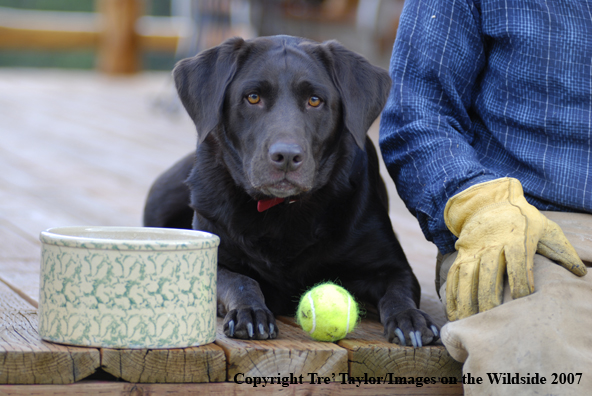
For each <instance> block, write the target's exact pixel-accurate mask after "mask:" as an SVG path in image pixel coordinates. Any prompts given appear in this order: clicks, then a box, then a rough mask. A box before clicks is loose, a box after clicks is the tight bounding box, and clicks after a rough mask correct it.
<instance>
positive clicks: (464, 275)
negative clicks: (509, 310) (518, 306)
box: [444, 177, 586, 321]
mask: <svg viewBox="0 0 592 396" xmlns="http://www.w3.org/2000/svg"><path fill="white" fill-rule="evenodd" d="M444 221H445V222H446V225H447V226H448V229H449V230H450V231H451V232H452V233H453V234H454V235H456V236H457V237H458V241H457V242H456V245H455V247H456V250H458V256H457V258H456V261H455V262H454V264H453V265H452V267H451V268H450V271H449V272H448V276H447V279H446V313H447V315H448V319H449V320H451V321H452V320H457V319H462V318H465V317H468V316H471V315H473V314H476V313H478V312H483V311H487V310H488V309H491V308H493V307H496V306H498V305H499V304H501V302H502V296H503V285H504V274H505V273H506V272H507V274H508V280H509V283H510V289H511V291H512V297H513V298H519V297H523V296H527V295H529V294H530V293H532V292H533V291H534V277H533V265H534V264H533V261H534V255H535V253H539V254H541V255H543V256H545V257H547V258H550V259H552V260H554V261H556V262H558V263H559V264H560V265H562V266H563V267H565V268H566V269H568V270H570V271H571V272H573V273H574V274H576V275H578V276H583V275H585V274H586V266H585V265H584V264H583V263H582V261H581V260H580V258H579V257H578V255H577V254H576V252H575V250H574V248H573V247H572V246H571V244H570V243H569V242H568V241H567V239H566V238H565V235H563V231H561V228H559V226H558V225H557V224H555V223H554V222H553V221H551V220H549V219H547V218H546V217H545V216H544V215H543V214H542V213H541V212H539V211H538V209H536V208H535V207H534V206H532V205H530V204H529V203H528V202H526V199H525V198H524V193H523V191H522V185H521V184H520V182H519V181H518V180H516V179H512V178H507V177H506V178H502V179H496V180H492V181H490V182H486V183H481V184H477V185H474V186H472V187H470V188H468V189H467V190H465V191H462V192H460V193H459V194H456V195H455V196H453V197H452V198H450V199H449V200H448V203H447V204H446V208H445V209H444Z"/></svg>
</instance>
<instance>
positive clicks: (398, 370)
mask: <svg viewBox="0 0 592 396" xmlns="http://www.w3.org/2000/svg"><path fill="white" fill-rule="evenodd" d="M383 331H384V328H383V326H382V324H381V323H379V322H378V321H376V320H370V319H364V320H362V323H361V325H360V326H358V328H357V329H356V330H355V331H354V332H353V333H351V334H350V335H349V336H348V337H347V338H345V339H343V340H341V341H339V342H338V345H339V346H341V347H343V348H346V349H347V350H348V351H349V360H350V375H351V376H353V377H358V376H364V375H370V376H374V377H384V376H388V375H392V376H397V377H429V378H435V379H436V381H438V382H440V381H447V382H454V380H455V379H456V380H457V381H458V380H460V378H461V377H462V363H459V362H457V361H456V360H454V359H453V358H452V357H451V356H450V354H449V353H448V352H447V351H446V349H445V348H444V346H442V345H433V346H424V347H422V348H417V349H415V348H412V347H402V346H399V345H397V344H391V343H389V342H387V341H386V339H385V338H384V335H383ZM442 378H444V379H443V380H442Z"/></svg>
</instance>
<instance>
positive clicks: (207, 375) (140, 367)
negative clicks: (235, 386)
mask: <svg viewBox="0 0 592 396" xmlns="http://www.w3.org/2000/svg"><path fill="white" fill-rule="evenodd" d="M101 364H102V368H103V370H104V371H106V372H108V373H109V374H112V375H114V376H116V377H117V378H121V379H123V380H125V381H129V382H149V383H175V382H176V383H186V382H222V381H225V380H226V357H225V355H224V351H223V350H222V348H220V347H218V346H217V345H214V344H208V345H202V346H199V347H193V348H183V349H149V350H146V349H107V348H103V349H101Z"/></svg>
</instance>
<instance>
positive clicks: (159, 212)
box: [144, 36, 438, 346]
mask: <svg viewBox="0 0 592 396" xmlns="http://www.w3.org/2000/svg"><path fill="white" fill-rule="evenodd" d="M173 74H174V78H175V83H176V86H177V90H178V93H179V96H180V98H181V101H182V102H183V105H184V106H185V109H186V110H187V112H188V113H189V115H190V116H191V118H192V119H193V121H194V122H195V125H196V127H197V133H198V144H197V150H196V152H195V153H193V154H191V155H189V156H187V157H186V158H184V159H182V160H181V161H180V162H178V163H177V164H176V165H175V166H173V168H171V169H170V170H168V171H167V172H166V173H164V174H163V175H161V176H160V177H159V178H158V180H156V182H155V183H154V185H153V186H152V189H151V191H150V193H149V196H148V199H147V203H146V207H145V212H144V225H145V226H152V227H178V228H191V227H192V228H194V229H199V230H205V231H209V232H212V233H214V234H217V235H219V236H220V238H221V244H220V247H219V256H218V261H219V266H218V314H219V315H220V316H223V317H224V332H225V334H226V335H227V336H229V337H236V338H244V339H267V338H275V337H276V336H277V334H278V329H277V326H276V325H275V319H274V314H275V315H278V314H287V315H293V314H294V313H295V310H296V303H297V301H298V298H299V296H300V295H301V294H302V293H303V292H304V291H305V290H306V289H307V288H309V287H311V286H313V285H315V284H317V283H319V282H322V281H329V280H332V281H337V282H339V283H340V284H342V285H343V286H344V287H345V288H347V289H348V290H349V291H350V292H352V293H353V294H354V295H355V296H356V297H357V298H358V299H359V300H361V301H365V302H368V303H370V304H373V305H374V306H376V307H377V308H378V312H379V314H380V320H381V322H382V323H383V324H384V328H385V335H386V337H387V338H388V340H389V341H392V342H397V343H402V344H403V345H413V346H422V345H423V344H428V343H430V342H432V341H433V340H435V339H436V338H437V336H438V329H437V327H436V326H435V325H434V324H433V322H432V320H431V318H430V317H429V316H428V315H427V314H426V313H424V312H423V311H420V310H419V309H418V306H419V297H420V288H419V284H418V282H417V279H416V278H415V276H414V275H413V272H412V271H411V268H410V267H409V264H408V263H407V260H406V258H405V255H404V253H403V250H402V249H401V246H400V245H399V242H398V241H397V238H396V237H395V234H394V232H393V229H392V226H391V222H390V219H389V216H388V203H387V193H386V188H385V185H384V183H383V181H382V179H381V178H380V175H379V171H378V169H379V168H378V157H377V154H376V151H375V149H374V146H373V144H372V142H371V141H370V139H369V138H367V137H366V132H367V130H368V128H369V127H370V125H371V124H372V122H373V121H374V120H375V119H376V117H377V116H378V115H379V113H380V111H381V109H382V107H383V105H384V103H385V101H386V98H387V95H388V92H389V88H390V85H391V82H390V78H389V76H388V74H387V73H386V72H385V71H384V70H382V69H380V68H377V67H374V66H372V65H371V64H370V63H368V62H367V61H366V60H365V59H363V58H362V57H361V56H359V55H357V54H355V53H353V52H351V51H349V50H347V49H345V48H344V47H343V46H341V45H340V44H339V43H337V42H334V41H330V42H326V43H322V44H320V43H316V42H313V41H309V40H306V39H301V38H295V37H289V36H275V37H263V38H257V39H253V40H247V41H244V40H242V39H240V38H233V39H230V40H228V41H226V42H224V43H223V44H221V45H219V46H217V47H215V48H212V49H209V50H207V51H204V52H202V53H200V54H198V55H197V56H195V57H193V58H189V59H185V60H182V61H180V62H179V63H178V65H177V66H176V68H175V70H174V73H173Z"/></svg>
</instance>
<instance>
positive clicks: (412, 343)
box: [409, 331, 417, 348]
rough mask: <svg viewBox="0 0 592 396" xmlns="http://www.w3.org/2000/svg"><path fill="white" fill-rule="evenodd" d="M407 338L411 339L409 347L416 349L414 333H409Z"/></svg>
mask: <svg viewBox="0 0 592 396" xmlns="http://www.w3.org/2000/svg"><path fill="white" fill-rule="evenodd" d="M409 338H410V339H411V345H412V346H413V348H417V340H416V339H415V332H414V331H410V332H409Z"/></svg>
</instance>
